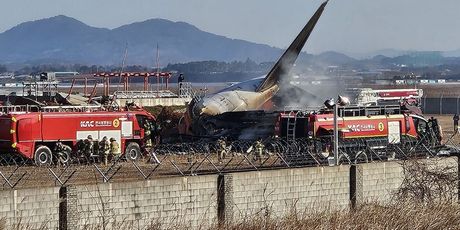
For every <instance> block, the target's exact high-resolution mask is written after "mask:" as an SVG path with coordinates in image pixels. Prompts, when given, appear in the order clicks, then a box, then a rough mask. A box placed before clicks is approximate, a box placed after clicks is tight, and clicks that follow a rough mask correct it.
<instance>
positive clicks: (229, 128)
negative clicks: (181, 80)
mask: <svg viewBox="0 0 460 230" xmlns="http://www.w3.org/2000/svg"><path fill="white" fill-rule="evenodd" d="M327 2H328V1H326V2H324V3H322V4H321V5H320V6H319V8H318V9H317V10H316V12H315V14H314V15H313V16H312V17H311V18H310V20H309V21H308V23H307V24H306V25H305V26H304V28H303V29H302V30H301V31H300V33H299V34H298V35H297V37H296V38H295V39H294V41H293V42H292V43H291V45H290V46H289V47H288V48H287V49H286V50H285V52H284V53H283V55H282V56H281V57H280V58H279V60H278V61H277V62H276V64H275V65H274V66H273V67H272V69H271V70H270V72H269V73H268V74H267V75H266V76H262V77H259V78H254V79H251V80H248V81H244V82H241V83H238V84H235V85H232V86H230V87H228V88H225V89H223V90H221V91H219V92H217V93H214V94H209V95H206V96H204V97H202V98H196V99H194V100H192V102H191V103H190V104H189V106H188V108H187V111H186V113H185V115H184V118H183V119H182V120H181V124H180V125H179V126H180V127H179V133H181V134H183V135H192V136H234V137H237V138H239V139H254V138H257V137H261V136H267V134H268V135H270V134H271V133H270V132H271V131H270V130H273V125H274V123H275V121H276V119H277V117H278V115H279V113H277V112H267V111H264V110H263V109H264V108H265V107H266V106H267V104H268V105H269V104H271V103H272V100H273V99H274V96H275V95H276V94H277V92H278V91H279V90H280V88H281V87H280V84H282V82H283V79H285V78H286V77H288V75H289V72H290V71H291V69H292V67H293V66H294V63H295V61H296V60H297V58H298V56H299V54H300V52H301V50H302V48H303V47H304V45H305V43H306V42H307V40H308V38H309V36H310V34H311V33H312V31H313V29H314V28H315V25H316V24H317V22H318V20H319V18H320V17H321V15H322V13H323V11H324V8H325V7H326V4H327ZM297 91H302V92H301V93H302V94H303V96H311V97H312V98H314V97H315V96H314V95H312V94H310V93H308V92H305V91H303V90H301V89H297Z"/></svg>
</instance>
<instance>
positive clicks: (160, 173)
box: [0, 154, 285, 190]
mask: <svg viewBox="0 0 460 230" xmlns="http://www.w3.org/2000/svg"><path fill="white" fill-rule="evenodd" d="M204 156H205V155H204V154H197V155H192V154H190V155H160V156H158V159H159V160H160V162H161V164H158V163H155V162H152V161H150V160H149V159H147V158H145V159H141V160H139V161H137V162H136V165H134V164H133V163H132V162H126V161H123V162H119V163H116V164H115V165H113V166H112V165H108V166H104V165H103V164H100V163H96V164H88V163H82V164H72V165H71V166H69V167H64V166H49V167H37V166H34V165H24V166H20V167H18V166H15V165H10V166H0V183H2V186H1V187H0V190H2V189H11V186H10V185H9V184H8V182H6V180H5V178H7V179H8V181H9V183H10V184H11V185H14V188H33V187H44V186H60V185H61V183H60V182H58V180H57V179H56V177H55V176H54V175H56V176H57V177H59V180H61V182H63V183H65V184H67V185H68V184H72V185H79V184H95V183H103V182H104V176H105V177H106V178H108V179H109V181H110V182H126V181H139V180H144V179H145V177H144V176H146V177H148V179H154V178H161V177H171V176H182V175H197V174H209V173H218V172H223V171H225V172H232V171H245V170H255V167H257V168H258V169H269V168H277V167H285V165H284V164H283V163H282V162H281V161H280V159H279V158H278V157H277V156H276V155H272V156H268V155H266V156H264V157H263V159H262V161H255V160H254V158H253V156H248V157H244V156H242V155H238V156H237V155H235V156H227V157H226V158H225V159H224V160H222V162H219V160H218V159H217V157H216V155H214V154H213V155H212V156H209V157H204ZM96 166H97V168H96ZM100 172H102V173H103V174H104V176H103V175H102V174H101V173H100ZM53 174H54V175H53Z"/></svg>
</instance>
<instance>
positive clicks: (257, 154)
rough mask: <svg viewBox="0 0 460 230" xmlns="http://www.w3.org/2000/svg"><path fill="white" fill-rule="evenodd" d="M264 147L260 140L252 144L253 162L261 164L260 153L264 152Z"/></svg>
mask: <svg viewBox="0 0 460 230" xmlns="http://www.w3.org/2000/svg"><path fill="white" fill-rule="evenodd" d="M264 147H265V145H264V144H263V143H262V139H261V138H259V139H258V140H257V141H256V142H255V143H254V148H255V151H256V152H255V160H256V161H257V160H258V161H259V162H262V152H263V151H264Z"/></svg>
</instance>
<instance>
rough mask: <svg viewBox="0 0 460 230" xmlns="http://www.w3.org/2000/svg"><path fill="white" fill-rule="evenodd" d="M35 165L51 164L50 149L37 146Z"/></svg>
mask: <svg viewBox="0 0 460 230" xmlns="http://www.w3.org/2000/svg"><path fill="white" fill-rule="evenodd" d="M34 160H35V164H37V165H38V166H42V165H49V164H51V161H52V158H51V149H50V148H48V147H47V146H44V145H39V146H38V147H37V149H36V150H35V155H34Z"/></svg>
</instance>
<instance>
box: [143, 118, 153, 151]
mask: <svg viewBox="0 0 460 230" xmlns="http://www.w3.org/2000/svg"><path fill="white" fill-rule="evenodd" d="M151 135H152V126H151V125H150V122H149V121H145V122H144V139H145V147H147V148H150V147H152V138H151Z"/></svg>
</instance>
